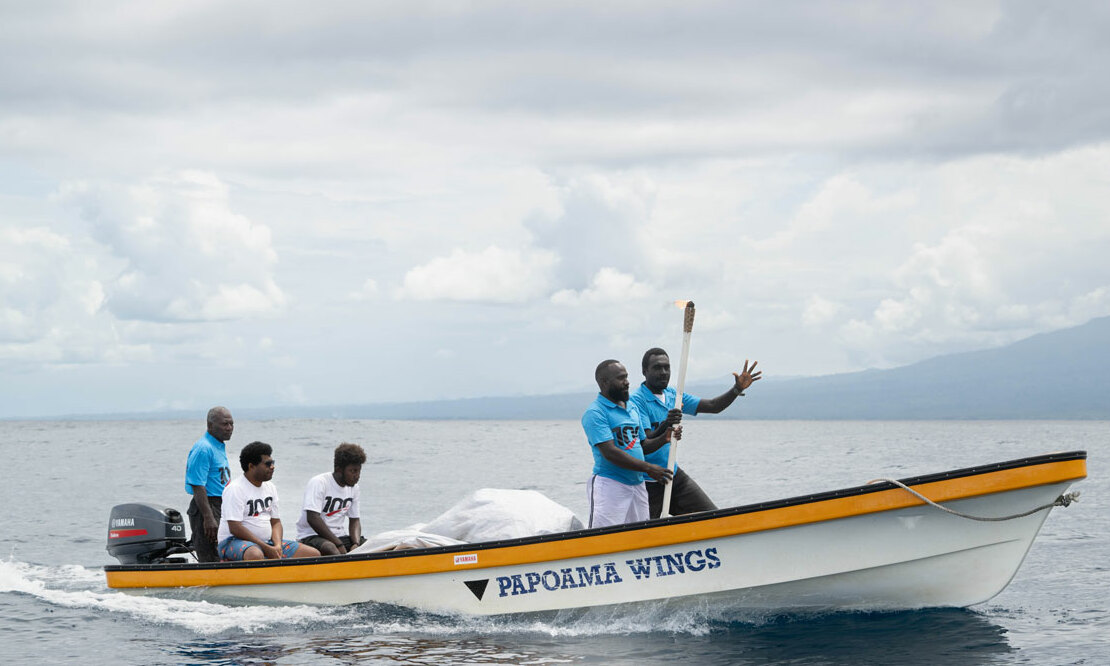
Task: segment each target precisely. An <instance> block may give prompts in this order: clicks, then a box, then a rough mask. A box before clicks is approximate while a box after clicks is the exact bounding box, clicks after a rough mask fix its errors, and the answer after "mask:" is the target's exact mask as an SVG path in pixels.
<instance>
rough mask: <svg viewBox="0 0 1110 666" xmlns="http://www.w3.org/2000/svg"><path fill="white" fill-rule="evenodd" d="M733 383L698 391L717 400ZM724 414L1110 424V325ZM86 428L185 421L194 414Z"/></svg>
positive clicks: (487, 414)
mask: <svg viewBox="0 0 1110 666" xmlns="http://www.w3.org/2000/svg"><path fill="white" fill-rule="evenodd" d="M730 381H731V377H721V378H720V379H718V380H716V381H712V382H707V383H701V384H692V385H690V386H688V387H687V391H688V392H690V393H694V394H695V395H703V396H714V395H717V394H718V393H720V392H721V391H723V390H725V389H726V388H727V387H728V385H729V382H730ZM594 395H596V394H595V393H594V392H592V391H590V392H582V393H566V394H558V395H547V396H529V397H490V398H472V399H466V400H443V401H432V402H407V403H389V404H370V405H329V406H315V407H287V406H285V407H266V408H254V409H252V408H247V407H235V406H232V408H233V411H234V413H235V416H236V417H238V418H240V419H260V418H296V417H306V418H363V419H468V418H469V419H577V418H579V417H580V416H581V415H582V411H583V410H584V409H585V407H586V405H588V404H589V402H590V401H591V400H593V398H594ZM740 400H741V402H740V403H739V404H737V405H735V406H733V407H732V408H730V409H729V410H727V411H726V412H725V413H724V414H721V415H718V416H706V417H703V418H732V419H1108V420H1110V317H1103V318H1100V319H1093V320H1091V321H1090V322H1088V323H1086V324H1084V325H1082V326H1077V327H1075V328H1070V329H1065V330H1062V331H1054V332H1052V333H1042V334H1040V335H1035V336H1033V337H1030V338H1027V339H1025V340H1021V341H1019V342H1016V343H1014V344H1011V345H1008V346H1006V347H1001V348H998V349H990V350H984V351H977V352H968V353H964V354H952V355H950V356H940V357H937V358H933V359H929V360H927V361H922V362H920V363H915V364H913V365H908V366H905V367H901V368H893V369H890V370H867V371H864V372H854V373H847V374H840V375H829V376H825V377H803V378H795V379H775V378H774V377H773V376H769V377H767V378H766V379H764V380H763V381H761V382H759V384H758V385H757V386H756V387H754V388H753V389H751V391H750V392H749V394H748V395H747V396H746V397H744V398H741V399H740ZM80 418H98V419H99V418H139V419H142V418H183V419H193V418H196V414H195V413H193V412H173V413H171V412H164V413H157V414H153V413H138V414H130V413H129V414H103V415H97V416H83V417H80Z"/></svg>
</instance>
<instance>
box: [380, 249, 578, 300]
mask: <svg viewBox="0 0 1110 666" xmlns="http://www.w3.org/2000/svg"><path fill="white" fill-rule="evenodd" d="M557 264H558V258H557V257H556V255H555V254H554V253H552V252H547V251H542V250H529V249H525V250H515V249H505V248H501V247H498V246H496V245H491V246H489V247H487V248H486V249H484V250H482V251H480V252H469V251H466V250H462V249H456V250H454V251H452V252H451V254H450V255H448V256H446V257H436V258H435V259H432V260H431V261H429V262H428V263H426V264H423V265H421V266H416V267H415V268H412V269H411V270H409V271H408V273H406V274H405V277H404V283H403V285H402V287H401V289H400V290H398V292H397V297H398V298H412V299H416V300H421V301H435V300H444V301H467V302H479V303H521V302H524V301H527V300H530V299H533V298H536V297H538V296H541V295H543V294H544V293H545V292H546V290H547V289H548V288H549V285H550V282H551V272H552V270H554V269H555V267H556V265H557Z"/></svg>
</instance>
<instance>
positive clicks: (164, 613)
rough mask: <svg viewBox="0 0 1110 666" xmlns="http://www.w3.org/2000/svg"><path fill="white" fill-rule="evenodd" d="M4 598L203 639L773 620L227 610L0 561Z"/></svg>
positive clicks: (750, 615)
mask: <svg viewBox="0 0 1110 666" xmlns="http://www.w3.org/2000/svg"><path fill="white" fill-rule="evenodd" d="M2 592H15V593H21V594H27V595H30V596H32V597H35V598H37V599H40V600H42V601H43V602H46V603H49V604H53V605H56V606H64V607H68V608H88V609H95V610H101V611H105V612H110V613H121V614H126V615H130V616H132V617H135V618H137V619H140V620H142V621H144V622H149V623H152V624H158V625H173V626H180V627H183V628H185V629H187V630H189V631H193V632H195V633H197V634H202V635H211V634H218V633H221V632H225V631H240V632H244V633H254V632H257V631H262V630H266V629H269V628H272V627H275V626H300V627H307V626H319V625H324V626H327V625H339V624H342V625H343V626H344V627H347V628H348V629H358V630H361V631H363V632H365V633H367V634H377V635H391V634H392V635H403V634H410V635H411V634H418V635H424V636H428V635H431V636H460V635H472V634H482V635H519V634H532V635H536V636H549V637H582V636H587V637H588V636H604V635H632V634H642V633H657V632H666V633H672V634H687V635H694V636H703V635H706V634H709V633H711V632H712V631H713V630H714V628H716V627H719V626H720V624H721V623H731V622H743V623H746V624H755V625H759V624H762V623H764V622H766V621H767V620H768V617H767V616H764V615H762V614H758V613H754V612H752V611H741V610H737V609H733V608H729V607H728V606H727V605H725V604H714V603H711V602H706V603H703V604H696V605H689V604H687V605H681V606H676V605H674V604H669V603H667V602H654V603H651V602H649V603H642V604H635V605H632V606H606V607H598V608H590V609H578V610H569V611H562V612H559V613H556V614H554V615H545V616H543V617H535V616H507V617H468V616H452V615H437V614H432V613H422V612H414V611H405V610H400V611H399V609H392V608H389V607H382V606H376V605H363V606H343V607H318V606H306V605H297V606H283V605H229V604H221V603H213V602H209V601H201V600H194V599H173V598H165V597H148V596H137V595H133V594H128V593H124V592H116V591H113V590H110V589H109V588H108V587H107V585H106V583H105V580H104V572H103V571H101V570H100V569H88V568H85V567H81V566H77V565H63V566H55V567H47V566H38V565H33V564H27V563H24V562H17V561H13V560H8V561H3V560H0V593H2ZM399 615H400V617H399Z"/></svg>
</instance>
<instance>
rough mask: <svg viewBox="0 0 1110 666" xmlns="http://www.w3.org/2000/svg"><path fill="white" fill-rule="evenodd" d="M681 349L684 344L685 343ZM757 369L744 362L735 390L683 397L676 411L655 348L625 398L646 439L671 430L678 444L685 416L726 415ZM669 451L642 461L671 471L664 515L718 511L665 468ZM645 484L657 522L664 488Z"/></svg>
mask: <svg viewBox="0 0 1110 666" xmlns="http://www.w3.org/2000/svg"><path fill="white" fill-rule="evenodd" d="M692 306H693V304H692V303H689V304H687V309H688V310H689V312H688V314H687V318H688V320H689V324H688V325H687V328H692V327H693V316H692V310H693V307H692ZM688 335H689V333H688V332H687V336H688ZM685 346H686V343H685V342H684V347H685ZM683 361H685V359H683ZM758 363H759V362H758V361H754V362H752V364H751V366H750V367H749V365H748V361H744V369H743V370H742V371H741V372H734V373H732V376H733V377H734V378H735V382H734V383H733V385H732V386H731V387H729V389H728V390H727V391H725V392H724V393H722V394H721V395H719V396H717V397H716V398H705V399H702V398H699V397H698V396H695V395H690V394H689V393H685V392H684V393H683V394H682V402H681V403H679V404H681V408H678V407H676V402H677V398H678V395H677V393H678V392H677V391H676V390H675V389H673V388H670V387H669V386H668V385H669V384H670V381H671V359H670V357H669V356H668V355H667V352H666V351H664V350H662V349H660V348H658V347H653V348H651V349H649V350H647V351H646V352H644V358H643V361H642V362H641V366H642V370H643V373H644V381H643V383H642V384H640V386H639V388H637V389H636V391H635V392H634V393H633V394H632V395H631V396H629V401H630V402H631V403H632V404H634V405H636V408H637V411H638V412H639V413H640V422H641V424H642V425H643V428H644V432H645V433H646V435H647V437H648V439H652V438H655V437H658V436H659V435H660V434H662V433H665V432H666V431H667V430H668V429H671V428H673V430H674V439H675V440H676V441H677V440H679V439H681V438H682V426H681V425H679V423H680V422H681V421H682V415H683V414H684V413H685V414H689V415H691V416H695V415H697V414H719V413H720V412H722V411H724V410H725V409H727V408H728V406H729V405H731V404H732V403H733V402H734V401H735V400H736V398H738V397H739V396H742V395H744V391H745V390H746V389H747V388H748V387H749V386H751V385H752V384H753V383H754V382H757V381H759V379H760V378H761V377H762V375H763V372H762V371H758V372H757V371H756V369H755V366H756V365H758ZM680 383H681V382H680ZM668 440H669V438H668ZM670 450H671V442H670V441H666V442H665V443H664V444H663V445H662V446H660V447H659V448H658V449H656V450H654V451H652V452H651V453H646V454H645V455H644V460H645V462H649V463H652V464H656V465H662V466H663V467H669V470H668V471H671V472H672V473H673V474H674V477H673V479H672V481H671V489H670V490H671V492H670V495H671V496H670V498H669V499H670V507H669V511H667V514H668V515H672V516H679V515H682V514H686V513H694V512H697V511H712V510H714V509H716V508H717V505H716V504H714V503H713V500H711V499H709V496H708V495H706V494H705V491H703V490H702V489H701V487H700V486H698V484H697V482H695V481H694V480H693V479H692V478H690V476H689V475H688V474H686V472H685V471H683V470H682V468H680V467H679V466H678V464H677V462H676V463H674V464H673V466H669V465H668V459H669V457H670ZM645 481H646V482H647V493H648V504H649V507H650V512H651V517H652V518H658V517H659V516H660V515H661V514H662V513H663V511H664V509H665V507H663V499H664V497H663V496H664V494H665V484H662V483H658V482H655V481H653V480H651V479H645Z"/></svg>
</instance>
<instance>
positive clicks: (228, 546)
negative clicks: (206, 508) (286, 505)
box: [218, 442, 320, 562]
mask: <svg viewBox="0 0 1110 666" xmlns="http://www.w3.org/2000/svg"><path fill="white" fill-rule="evenodd" d="M272 453H273V449H272V448H271V447H270V445H269V444H267V443H265V442H251V443H250V444H247V445H246V446H244V447H243V450H242V451H240V452H239V466H240V467H242V468H243V476H240V477H239V478H237V479H235V480H234V481H232V482H231V483H229V484H227V488H225V489H224V502H223V516H222V517H221V518H220V533H219V538H220V545H219V547H218V551H219V553H220V559H221V560H223V561H225V562H233V561H237V560H262V559H277V560H280V559H283V558H287V557H317V556H318V555H319V554H320V551H318V550H316V549H315V548H313V547H312V546H308V545H305V544H302V543H297V542H296V541H289V540H288V539H283V538H282V536H283V530H282V527H281V518H280V516H281V510H280V509H279V507H278V494H277V488H276V487H275V486H274V484H273V482H272V481H271V479H273V478H274V464H275V463H274V459H273V458H272V457H271V454H272Z"/></svg>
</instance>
